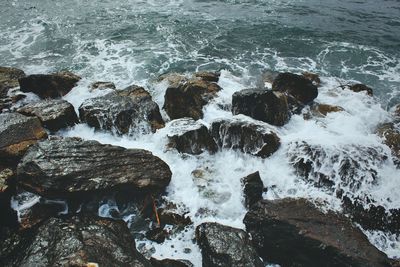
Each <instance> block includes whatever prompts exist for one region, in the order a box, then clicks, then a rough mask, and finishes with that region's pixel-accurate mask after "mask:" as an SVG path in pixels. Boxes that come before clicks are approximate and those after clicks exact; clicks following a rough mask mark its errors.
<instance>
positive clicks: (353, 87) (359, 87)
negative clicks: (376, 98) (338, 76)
mask: <svg viewBox="0 0 400 267" xmlns="http://www.w3.org/2000/svg"><path fill="white" fill-rule="evenodd" d="M346 88H347V89H349V90H351V91H353V92H356V93H359V92H366V93H367V94H368V95H369V96H372V95H373V93H374V92H373V90H372V88H370V87H368V86H366V85H365V84H361V83H358V84H353V85H349V86H346Z"/></svg>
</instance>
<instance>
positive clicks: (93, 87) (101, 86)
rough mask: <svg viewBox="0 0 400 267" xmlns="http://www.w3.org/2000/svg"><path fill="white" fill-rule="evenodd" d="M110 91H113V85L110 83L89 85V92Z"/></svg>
mask: <svg viewBox="0 0 400 267" xmlns="http://www.w3.org/2000/svg"><path fill="white" fill-rule="evenodd" d="M104 89H112V90H115V89H116V87H115V84H114V83H112V82H94V83H92V84H91V85H90V91H94V90H104Z"/></svg>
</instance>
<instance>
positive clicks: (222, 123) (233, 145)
mask: <svg viewBox="0 0 400 267" xmlns="http://www.w3.org/2000/svg"><path fill="white" fill-rule="evenodd" d="M210 132H211V135H212V136H213V138H214V140H216V142H217V144H218V146H219V147H221V148H228V149H237V150H240V151H242V152H244V153H249V154H252V155H255V156H258V157H261V158H266V157H269V156H270V155H271V154H273V153H274V152H275V151H277V150H278V148H279V147H280V139H279V137H278V136H277V135H276V134H275V133H274V132H273V131H271V130H270V129H269V128H267V127H266V126H263V125H260V124H255V123H251V122H246V121H241V120H238V119H233V120H224V119H222V120H217V121H215V122H213V123H212V125H211V129H210Z"/></svg>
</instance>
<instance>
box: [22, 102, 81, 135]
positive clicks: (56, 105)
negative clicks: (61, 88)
mask: <svg viewBox="0 0 400 267" xmlns="http://www.w3.org/2000/svg"><path fill="white" fill-rule="evenodd" d="M17 111H18V112H19V113H21V114H24V115H26V116H36V117H38V118H39V120H40V121H41V122H42V124H43V126H44V127H46V128H47V129H49V130H50V131H58V130H60V129H63V128H66V127H69V126H73V125H75V124H76V123H78V122H79V120H78V116H77V115H76V113H75V109H74V107H73V106H72V104H71V103H69V102H67V101H65V100H62V99H46V100H43V101H40V102H36V103H31V104H28V105H25V106H23V107H22V108H19V109H18V110H17Z"/></svg>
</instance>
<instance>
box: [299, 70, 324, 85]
mask: <svg viewBox="0 0 400 267" xmlns="http://www.w3.org/2000/svg"><path fill="white" fill-rule="evenodd" d="M301 75H303V76H304V78H306V79H308V80H310V81H311V82H312V83H313V84H314V85H315V86H319V85H320V84H321V79H320V78H319V75H318V74H316V73H312V72H308V71H305V72H303V73H302V74H301Z"/></svg>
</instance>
